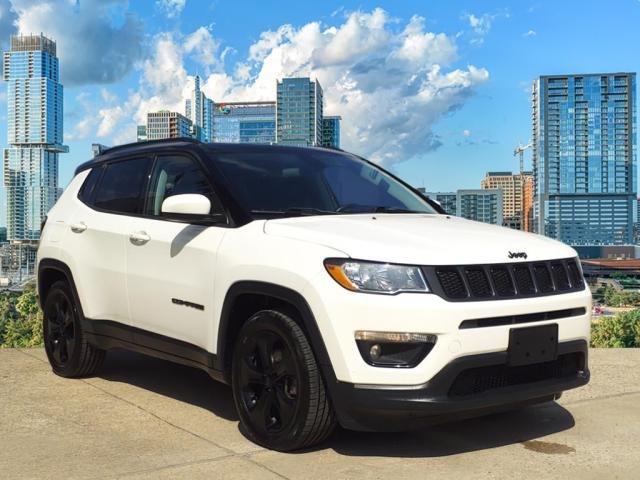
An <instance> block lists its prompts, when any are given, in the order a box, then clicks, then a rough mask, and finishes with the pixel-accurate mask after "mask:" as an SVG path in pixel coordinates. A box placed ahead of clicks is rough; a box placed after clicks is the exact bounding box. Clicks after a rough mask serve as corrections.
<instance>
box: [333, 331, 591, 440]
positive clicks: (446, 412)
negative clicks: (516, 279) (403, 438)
mask: <svg viewBox="0 0 640 480" xmlns="http://www.w3.org/2000/svg"><path fill="white" fill-rule="evenodd" d="M587 355H588V347H587V342H586V341H584V340H576V341H569V342H562V343H560V344H559V345H558V360H557V361H556V363H555V364H552V363H553V362H548V363H546V364H534V365H529V366H524V367H508V366H507V352H494V353H486V354H480V355H468V356H463V357H459V358H456V359H455V360H453V361H451V362H450V363H449V364H447V365H446V366H445V367H444V368H443V369H442V370H441V371H440V372H439V373H438V374H437V375H435V376H434V377H433V378H431V379H430V380H429V381H428V382H427V383H425V384H423V385H418V386H411V387H401V386H398V387H394V386H389V385H386V386H381V385H359V384H353V383H346V382H339V381H336V382H329V385H328V386H329V389H330V391H331V396H332V400H333V403H334V406H335V409H336V413H337V415H338V419H339V421H340V424H341V425H342V426H343V427H345V428H348V429H351V430H362V431H402V430H407V429H411V428H418V427H420V426H424V425H429V424H436V423H443V422H447V421H453V420H461V419H464V418H469V417H474V416H479V415H484V414H488V413H493V412H496V411H500V410H506V409H510V408H514V407H518V406H524V405H528V404H533V403H540V402H544V401H549V400H553V399H554V398H557V396H558V395H559V394H560V393H561V392H562V391H564V390H569V389H572V388H576V387H580V386H582V385H585V384H586V383H588V381H589V375H590V374H589V368H588V362H587Z"/></svg>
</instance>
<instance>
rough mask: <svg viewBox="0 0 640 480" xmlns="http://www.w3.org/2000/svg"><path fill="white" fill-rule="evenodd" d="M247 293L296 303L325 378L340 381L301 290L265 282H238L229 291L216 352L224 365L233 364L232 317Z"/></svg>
mask: <svg viewBox="0 0 640 480" xmlns="http://www.w3.org/2000/svg"><path fill="white" fill-rule="evenodd" d="M245 294H253V295H264V296H266V297H272V298H275V299H278V300H280V301H283V302H286V303H288V304H290V305H292V306H293V307H294V308H295V309H296V310H297V311H298V312H299V314H300V320H301V321H302V325H301V326H302V327H303V329H304V330H305V332H306V333H307V335H308V340H309V343H310V344H311V348H312V349H313V353H314V355H315V356H316V361H317V362H318V364H319V365H320V367H321V368H322V371H323V373H324V375H325V381H326V382H327V383H328V384H331V383H333V382H335V381H336V376H335V372H334V370H333V366H332V364H331V360H330V358H329V354H328V351H327V348H326V346H325V344H324V339H323V337H322V335H321V333H320V329H319V327H318V324H317V322H316V319H315V316H314V315H313V312H312V311H311V307H309V304H308V303H307V301H306V300H305V298H304V297H303V296H302V295H301V294H300V293H298V292H296V291H295V290H292V289H290V288H288V287H283V286H281V285H277V284H274V283H269V282H261V281H248V280H245V281H238V282H236V283H234V284H233V285H231V287H229V290H227V293H226V295H225V298H224V302H223V305H222V311H221V314H220V323H219V327H218V339H217V350H216V355H217V357H218V359H219V361H220V363H219V365H220V366H221V367H223V368H224V367H225V366H227V365H229V359H230V355H231V349H230V348H229V344H228V336H229V332H230V331H231V326H232V324H233V322H234V320H233V317H232V312H233V308H234V306H235V304H236V301H237V299H238V297H240V296H241V295H245ZM226 370H227V369H226V368H225V375H228V372H227V371H226Z"/></svg>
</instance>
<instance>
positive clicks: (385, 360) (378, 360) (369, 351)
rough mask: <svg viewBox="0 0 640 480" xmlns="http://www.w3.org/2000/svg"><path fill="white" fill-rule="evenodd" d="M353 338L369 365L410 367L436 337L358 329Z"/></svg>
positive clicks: (420, 357)
mask: <svg viewBox="0 0 640 480" xmlns="http://www.w3.org/2000/svg"><path fill="white" fill-rule="evenodd" d="M355 340H356V344H357V346H358V350H359V351H360V355H362V359H363V360H364V361H365V362H367V363H368V364H369V365H373V366H376V367H395V368H412V367H415V366H416V365H418V364H419V363H420V362H421V361H422V360H424V358H425V357H426V356H427V355H428V354H429V352H430V351H431V350H432V349H433V346H434V345H435V343H436V340H437V337H436V336H435V335H431V334H428V333H400V332H370V331H363V330H358V331H356V332H355Z"/></svg>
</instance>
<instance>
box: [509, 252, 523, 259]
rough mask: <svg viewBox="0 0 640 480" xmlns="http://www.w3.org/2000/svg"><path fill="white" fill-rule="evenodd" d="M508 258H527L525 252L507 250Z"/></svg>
mask: <svg viewBox="0 0 640 480" xmlns="http://www.w3.org/2000/svg"><path fill="white" fill-rule="evenodd" d="M509 258H524V259H525V260H526V259H527V253H526V252H509Z"/></svg>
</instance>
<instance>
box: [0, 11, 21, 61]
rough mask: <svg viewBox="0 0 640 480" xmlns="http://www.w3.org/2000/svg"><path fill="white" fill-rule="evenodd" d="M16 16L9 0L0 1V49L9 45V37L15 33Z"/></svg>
mask: <svg viewBox="0 0 640 480" xmlns="http://www.w3.org/2000/svg"><path fill="white" fill-rule="evenodd" d="M17 19H18V15H17V14H16V12H15V10H14V9H13V6H12V5H11V2H10V1H9V0H0V47H1V48H3V49H4V46H5V45H7V44H8V43H9V37H10V36H11V35H12V34H14V33H15V32H16V21H17ZM0 73H2V65H0Z"/></svg>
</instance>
